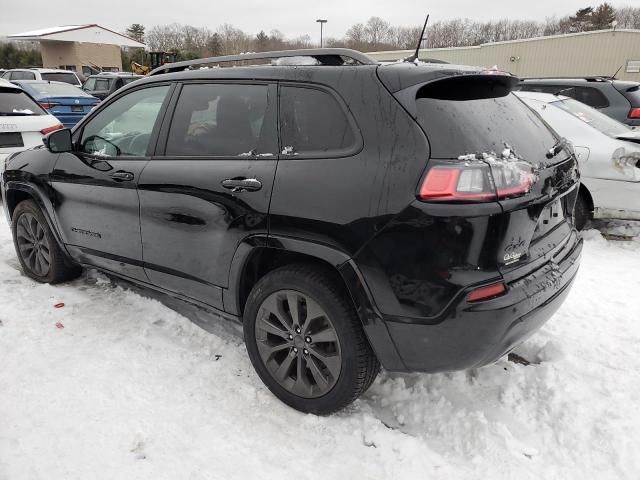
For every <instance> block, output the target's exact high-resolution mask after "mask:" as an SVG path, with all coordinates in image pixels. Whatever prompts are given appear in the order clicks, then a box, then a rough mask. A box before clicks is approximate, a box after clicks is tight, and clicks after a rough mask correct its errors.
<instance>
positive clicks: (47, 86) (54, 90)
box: [29, 82, 91, 98]
mask: <svg viewBox="0 0 640 480" xmlns="http://www.w3.org/2000/svg"><path fill="white" fill-rule="evenodd" d="M29 86H30V87H31V88H32V89H33V90H34V93H33V95H34V96H36V97H38V98H44V97H90V96H91V95H89V94H88V93H85V92H83V91H82V90H81V89H79V88H78V87H74V86H73V85H69V84H67V83H44V82H43V83H31V84H29Z"/></svg>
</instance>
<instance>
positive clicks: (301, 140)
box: [280, 86, 357, 157]
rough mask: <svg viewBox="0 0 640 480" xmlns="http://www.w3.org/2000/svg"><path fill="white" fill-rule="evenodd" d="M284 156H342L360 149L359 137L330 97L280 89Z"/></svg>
mask: <svg viewBox="0 0 640 480" xmlns="http://www.w3.org/2000/svg"><path fill="white" fill-rule="evenodd" d="M280 138H281V144H282V153H283V154H287V155H307V156H324V157H326V156H342V155H347V154H349V153H351V152H353V150H354V149H355V148H356V146H357V145H356V141H357V140H356V139H357V137H356V135H355V132H354V129H353V126H352V125H351V123H350V122H349V119H348V117H347V116H346V113H345V111H344V110H343V109H342V107H341V106H340V104H339V103H338V101H337V100H336V99H335V98H334V97H333V95H330V94H329V93H327V92H325V91H322V90H316V89H314V88H304V87H290V86H285V87H281V89H280Z"/></svg>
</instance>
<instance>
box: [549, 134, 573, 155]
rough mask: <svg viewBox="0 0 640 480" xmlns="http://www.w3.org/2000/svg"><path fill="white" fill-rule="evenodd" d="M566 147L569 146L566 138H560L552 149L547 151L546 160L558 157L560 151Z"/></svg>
mask: <svg viewBox="0 0 640 480" xmlns="http://www.w3.org/2000/svg"><path fill="white" fill-rule="evenodd" d="M567 145H569V141H568V140H567V139H566V138H564V137H562V138H561V139H560V140H558V141H557V142H556V143H555V145H554V146H553V147H551V148H550V149H549V151H548V152H547V158H548V159H552V158H553V157H555V156H556V155H558V154H559V153H560V152H561V151H562V150H564V149H565V148H566V147H567Z"/></svg>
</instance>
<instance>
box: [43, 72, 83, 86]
mask: <svg viewBox="0 0 640 480" xmlns="http://www.w3.org/2000/svg"><path fill="white" fill-rule="evenodd" d="M40 76H41V77H42V79H43V80H48V81H51V82H54V81H55V82H64V83H70V84H71V85H80V82H79V81H78V78H77V77H76V76H75V74H73V73H64V72H52V73H41V74H40Z"/></svg>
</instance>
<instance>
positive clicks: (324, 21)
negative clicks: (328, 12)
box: [316, 18, 327, 48]
mask: <svg viewBox="0 0 640 480" xmlns="http://www.w3.org/2000/svg"><path fill="white" fill-rule="evenodd" d="M316 22H318V23H319V24H320V48H322V25H323V24H324V23H327V20H325V19H323V18H319V19H317V20H316Z"/></svg>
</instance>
